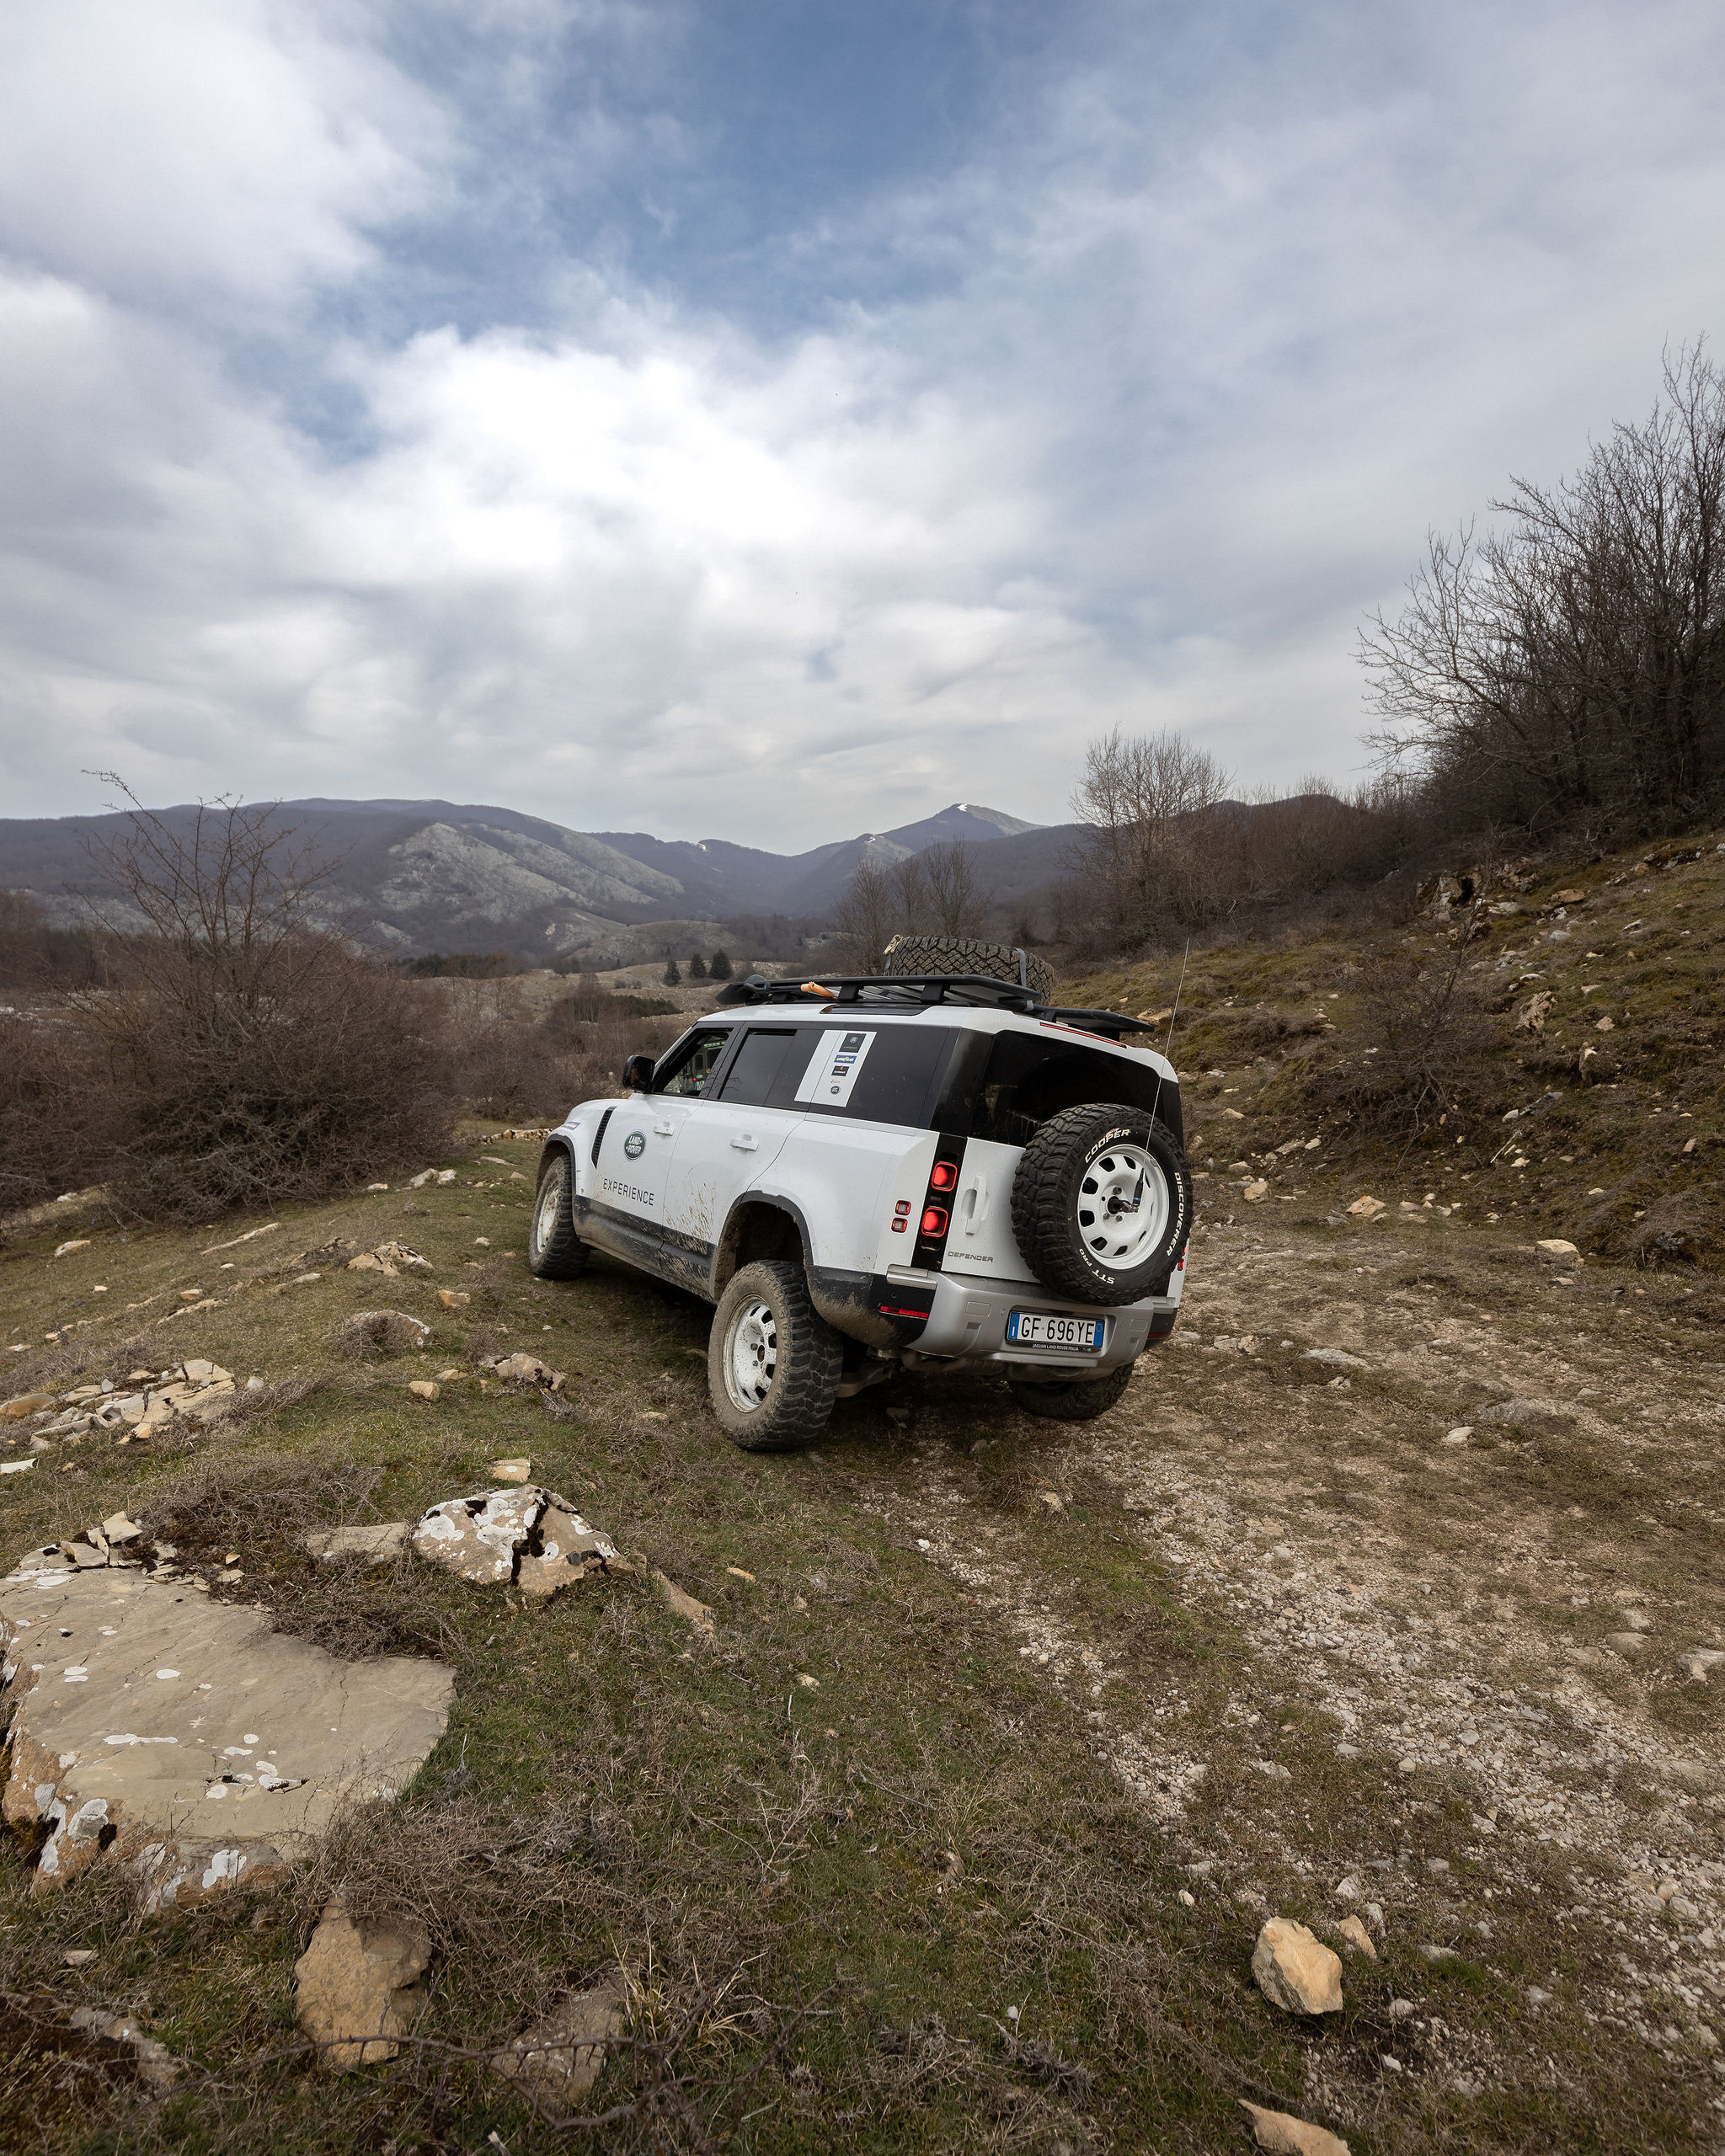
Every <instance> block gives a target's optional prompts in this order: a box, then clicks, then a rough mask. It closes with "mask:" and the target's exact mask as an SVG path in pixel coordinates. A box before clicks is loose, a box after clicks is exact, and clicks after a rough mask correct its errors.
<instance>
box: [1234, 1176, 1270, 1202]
mask: <svg viewBox="0 0 1725 2156" xmlns="http://www.w3.org/2000/svg"><path fill="white" fill-rule="evenodd" d="M1269 1194H1270V1187H1269V1185H1268V1183H1267V1182H1265V1181H1264V1180H1263V1177H1262V1176H1260V1177H1258V1180H1257V1181H1256V1182H1249V1183H1247V1186H1246V1187H1245V1189H1244V1190H1242V1192H1241V1193H1240V1195H1241V1196H1242V1198H1244V1199H1245V1200H1246V1203H1247V1204H1248V1205H1261V1204H1262V1203H1263V1201H1264V1199H1265V1198H1268V1196H1269Z"/></svg>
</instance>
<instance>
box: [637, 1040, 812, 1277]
mask: <svg viewBox="0 0 1725 2156" xmlns="http://www.w3.org/2000/svg"><path fill="white" fill-rule="evenodd" d="M737 1030H738V1032H739V1033H740V1036H741V1038H740V1039H739V1041H738V1043H737V1046H736V1050H735V1053H734V1054H732V1055H731V1056H729V1058H728V1059H726V1063H725V1067H724V1071H723V1072H722V1073H720V1074H719V1075H718V1082H717V1086H716V1087H715V1088H714V1089H713V1090H711V1091H708V1093H706V1094H704V1095H703V1096H702V1101H701V1105H700V1107H699V1108H698V1109H697V1111H696V1112H695V1113H692V1114H691V1115H688V1116H686V1117H685V1118H684V1120H683V1124H682V1128H681V1131H680V1132H679V1133H678V1134H677V1140H676V1152H675V1154H674V1155H672V1159H671V1166H670V1181H669V1182H668V1184H667V1185H666V1192H665V1223H666V1225H667V1226H668V1227H670V1229H671V1230H672V1231H673V1233H675V1234H678V1235H687V1236H690V1237H691V1238H692V1239H693V1240H694V1241H697V1242H700V1243H704V1244H712V1243H715V1242H717V1241H718V1237H719V1233H720V1231H721V1230H722V1229H723V1228H724V1224H725V1219H726V1217H727V1215H728V1214H729V1212H730V1209H731V1207H732V1206H733V1205H734V1203H736V1201H737V1199H738V1198H740V1196H741V1195H742V1193H743V1192H744V1191H745V1190H746V1189H748V1188H749V1187H750V1184H751V1183H752V1182H754V1181H755V1180H756V1177H758V1176H760V1175H761V1173H762V1172H763V1171H764V1170H766V1168H767V1167H769V1166H771V1165H772V1162H773V1161H775V1160H776V1159H777V1157H778V1155H779V1152H780V1151H781V1150H782V1147H783V1145H784V1142H785V1140H786V1139H787V1138H788V1137H789V1135H790V1134H791V1132H792V1131H793V1129H794V1128H795V1127H796V1125H797V1123H798V1121H799V1120H800V1111H799V1110H797V1109H794V1108H791V1109H787V1108H785V1107H768V1106H767V1105H766V1103H767V1102H768V1100H769V1099H770V1098H777V1097H779V1095H780V1094H781V1093H782V1091H783V1087H782V1085H781V1084H780V1082H779V1081H780V1080H781V1075H782V1073H783V1071H784V1070H785V1069H786V1067H787V1065H788V1064H789V1063H791V1062H793V1061H795V1060H796V1059H797V1028H796V1027H795V1026H793V1025H788V1024H783V1023H781V1024H778V1025H769V1024H762V1025H750V1026H748V1027H746V1028H745V1027H738V1029H737ZM804 1060H805V1061H806V1054H805V1055H804ZM799 1067H800V1066H799Z"/></svg>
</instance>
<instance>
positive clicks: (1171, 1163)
mask: <svg viewBox="0 0 1725 2156" xmlns="http://www.w3.org/2000/svg"><path fill="white" fill-rule="evenodd" d="M1125 1146H1130V1147H1132V1148H1134V1149H1135V1151H1136V1152H1137V1153H1138V1154H1140V1155H1147V1156H1148V1158H1149V1161H1152V1162H1154V1164H1155V1165H1156V1167H1157V1168H1158V1169H1159V1170H1160V1172H1161V1174H1162V1182H1163V1185H1164V1188H1165V1191H1166V1196H1167V1220H1166V1223H1165V1225H1164V1228H1163V1230H1162V1234H1161V1235H1158V1236H1157V1237H1156V1241H1155V1243H1154V1245H1153V1246H1151V1247H1150V1248H1149V1249H1148V1250H1146V1251H1144V1252H1143V1253H1141V1254H1140V1256H1139V1257H1138V1259H1137V1261H1136V1262H1135V1263H1133V1264H1131V1265H1130V1267H1123V1266H1117V1265H1113V1264H1110V1263H1109V1262H1108V1260H1107V1259H1106V1257H1102V1256H1099V1255H1098V1254H1097V1251H1096V1250H1095V1249H1094V1248H1093V1247H1092V1244H1091V1242H1090V1241H1088V1240H1087V1235H1086V1231H1085V1229H1084V1227H1083V1226H1082V1225H1081V1198H1082V1194H1083V1187H1084V1184H1085V1181H1086V1178H1087V1177H1089V1176H1090V1175H1091V1174H1092V1169H1094V1168H1095V1167H1096V1166H1097V1163H1099V1162H1103V1161H1106V1160H1107V1158H1108V1155H1109V1151H1110V1149H1111V1148H1119V1147H1125ZM1191 1232H1192V1174H1191V1171H1190V1170H1189V1169H1188V1166H1187V1165H1186V1155H1185V1154H1184V1152H1183V1150H1181V1146H1180V1141H1179V1139H1178V1138H1176V1137H1175V1135H1174V1134H1173V1132H1172V1130H1170V1129H1168V1127H1167V1124H1166V1123H1162V1122H1161V1121H1159V1120H1157V1119H1156V1118H1153V1117H1151V1116H1149V1115H1146V1113H1145V1112H1144V1110H1143V1109H1142V1108H1130V1107H1121V1106H1120V1105H1119V1103H1118V1102H1112V1103H1111V1102H1105V1101H1104V1102H1092V1103H1090V1104H1089V1105H1087V1106H1086V1107H1076V1108H1063V1109H1062V1110H1061V1111H1060V1113H1059V1114H1058V1115H1052V1116H1050V1117H1049V1119H1048V1121H1047V1122H1046V1123H1044V1124H1043V1126H1042V1128H1041V1129H1039V1131H1038V1132H1037V1134H1036V1135H1035V1136H1034V1137H1033V1139H1031V1140H1030V1143H1029V1144H1028V1145H1027V1146H1026V1147H1025V1148H1024V1151H1023V1157H1022V1158H1021V1159H1020V1161H1019V1162H1018V1168H1017V1174H1016V1175H1015V1176H1014V1177H1013V1178H1012V1234H1013V1235H1014V1236H1015V1238H1016V1239H1017V1245H1018V1248H1019V1250H1020V1251H1022V1252H1023V1257H1024V1262H1025V1263H1026V1264H1027V1265H1028V1267H1030V1270H1031V1272H1032V1273H1033V1274H1034V1275H1035V1276H1036V1278H1038V1279H1039V1281H1040V1282H1041V1283H1042V1284H1043V1286H1044V1288H1047V1289H1049V1290H1050V1292H1051V1293H1053V1294H1056V1295H1065V1296H1068V1297H1070V1298H1071V1300H1072V1301H1074V1302H1079V1303H1090V1304H1101V1305H1103V1306H1104V1307H1112V1306H1114V1305H1118V1304H1121V1303H1135V1302H1137V1301H1138V1300H1139V1299H1140V1298H1141V1297H1143V1296H1145V1295H1148V1294H1153V1293H1156V1292H1157V1291H1158V1290H1159V1289H1160V1286H1161V1283H1162V1281H1163V1280H1164V1279H1165V1278H1167V1274H1168V1273H1169V1272H1170V1270H1171V1269H1172V1267H1173V1265H1174V1263H1175V1261H1176V1260H1177V1259H1178V1257H1179V1255H1180V1253H1181V1251H1183V1249H1184V1248H1185V1247H1186V1239H1187V1237H1188V1235H1190V1233H1191Z"/></svg>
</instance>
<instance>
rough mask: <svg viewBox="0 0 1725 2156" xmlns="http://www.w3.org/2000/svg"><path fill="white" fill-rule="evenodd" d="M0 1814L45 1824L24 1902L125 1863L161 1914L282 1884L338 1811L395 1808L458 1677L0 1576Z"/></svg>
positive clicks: (202, 1600) (149, 1583)
mask: <svg viewBox="0 0 1725 2156" xmlns="http://www.w3.org/2000/svg"><path fill="white" fill-rule="evenodd" d="M39 1562H40V1561H39ZM0 1688H3V1689H0V1700H4V1703H5V1704H6V1705H8V1707H10V1708H11V1710H12V1772H11V1775H10V1778H9V1779H8V1782H7V1784H6V1786H5V1790H4V1791H3V1793H0V1817H4V1819H5V1820H6V1821H7V1822H8V1823H9V1824H12V1825H14V1826H19V1827H24V1828H30V1829H40V1828H41V1827H42V1826H44V1825H45V1826H46V1827H47V1828H48V1837H47V1840H46V1843H45V1845H44V1847H43V1849H42V1854H41V1858H40V1862H39V1864H38V1865H37V1868H36V1872H35V1881H34V1884H35V1887H36V1888H37V1889H38V1890H39V1891H40V1890H43V1889H45V1888H47V1887H53V1886H57V1885H59V1884H60V1883H61V1881H65V1880H67V1879H71V1878H75V1877H76V1876H77V1875H78V1874H79V1873H80V1872H83V1871H85V1870H88V1868H89V1867H90V1866H91V1865H93V1864H99V1863H123V1864H128V1865H131V1866H132V1867H133V1868H134V1869H135V1870H136V1872H137V1873H138V1875H139V1876H140V1878H141V1879H142V1881H143V1885H144V1893H145V1901H146V1904H147V1907H149V1908H162V1907H164V1906H167V1905H168V1904H174V1903H188V1902H194V1901H199V1900H201V1899H202V1898H203V1897H205V1896H206V1894H211V1893H215V1892H219V1891H220V1890H221V1889H222V1888H224V1887H229V1886H231V1885H232V1884H233V1883H234V1882H235V1881H237V1880H238V1879H240V1878H242V1877H248V1876H249V1877H255V1876H258V1874H259V1872H260V1871H263V1870H280V1869H281V1868H282V1866H283V1865H284V1864H285V1862H286V1860H287V1859H288V1858H290V1857H291V1856H292V1855H293V1854H295V1853H296V1852H297V1851H299V1850H302V1849H304V1848H305V1847H306V1846H307V1844H309V1843H310V1842H311V1841H312V1840H313V1839H314V1838H316V1837H317V1836H318V1834H320V1833H322V1832H323V1829H324V1828H326V1827H327V1826H328V1823H329V1821H330V1818H331V1817H332V1815H333V1814H334V1812H335V1810H336V1808H337V1806H339V1804H341V1803H342V1802H343V1801H347V1800H352V1799H355V1798H368V1797H391V1796H394V1795H395V1793H396V1792H397V1790H399V1789H400V1788H401V1787H402V1786H403V1784H404V1783H405V1782H406V1781H407V1780H409V1777H410V1776H411V1775H412V1774H414V1770H415V1769H417V1768H418V1767H419V1764H420V1763H421V1762H422V1761H423V1760H424V1759H425V1757H426V1756H427V1754H428V1753H430V1750H431V1748H432V1747H433V1746H434V1745H435V1743H436V1742H437V1740H438V1739H439V1737H441V1736H442V1734H443V1732H444V1728H445V1726H446V1723H447V1721H448V1719H449V1703H450V1698H451V1694H452V1693H453V1691H454V1689H455V1672H454V1671H453V1670H452V1669H449V1668H446V1667H445V1665H444V1664H443V1663H441V1662H430V1661H421V1660H419V1659H417V1658H414V1657H407V1656H387V1657H381V1658H379V1659H378V1660H376V1661H372V1662H339V1661H338V1660H337V1659H336V1658H335V1657H334V1655H329V1654H326V1653H325V1652H323V1649H322V1648H321V1647H315V1646H308V1645H307V1643H306V1642H305V1641H302V1640H295V1639H289V1638H287V1637H286V1636H284V1635H282V1634H280V1633H279V1632H277V1631H275V1630H273V1628H272V1627H271V1625H270V1621H269V1620H268V1618H267V1617H266V1616H264V1614H263V1613H262V1612H261V1611H260V1610H257V1609H244V1608H241V1607H238V1606H237V1605H235V1604H231V1603H221V1602H211V1600H210V1599H209V1598H208V1597H207V1596H206V1595H201V1594H197V1593H192V1592H190V1590H189V1589H187V1588H184V1586H183V1585H182V1583H181V1582H178V1581H175V1582H163V1581H153V1580H149V1579H147V1578H146V1577H144V1576H143V1575H142V1573H141V1572H136V1571H120V1570H115V1569H109V1568H106V1567H104V1568H101V1569H90V1568H78V1569H74V1568H72V1566H66V1567H65V1568H64V1569H51V1568H50V1567H49V1566H45V1565H44V1566H41V1568H40V1569H38V1570H34V1571H28V1572H26V1571H19V1572H13V1574H12V1575H11V1576H10V1577H8V1578H7V1579H5V1580H3V1581H0Z"/></svg>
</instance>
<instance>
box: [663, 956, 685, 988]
mask: <svg viewBox="0 0 1725 2156" xmlns="http://www.w3.org/2000/svg"><path fill="white" fill-rule="evenodd" d="M682 978H683V977H682V975H681V974H680V973H679V972H678V971H677V962H676V959H675V958H667V959H666V960H665V986H666V987H667V988H676V986H677V985H678V984H679V983H680V982H681V979H682Z"/></svg>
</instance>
